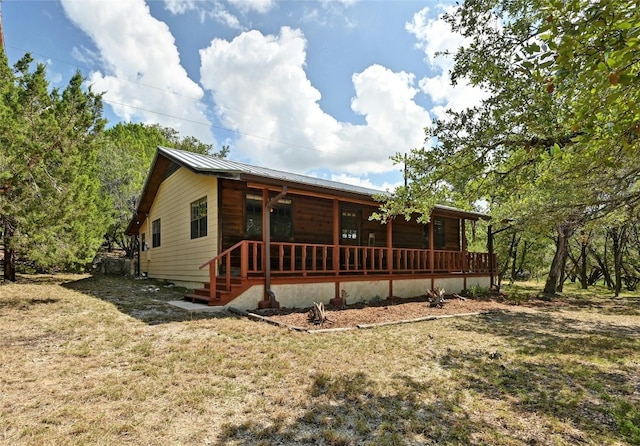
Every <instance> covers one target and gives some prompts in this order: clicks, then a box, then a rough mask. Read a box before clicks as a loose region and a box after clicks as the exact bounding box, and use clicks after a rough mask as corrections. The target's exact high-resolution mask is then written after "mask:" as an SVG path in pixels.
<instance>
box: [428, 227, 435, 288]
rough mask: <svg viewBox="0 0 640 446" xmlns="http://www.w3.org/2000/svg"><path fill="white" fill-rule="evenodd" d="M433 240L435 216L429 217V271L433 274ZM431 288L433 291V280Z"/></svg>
mask: <svg viewBox="0 0 640 446" xmlns="http://www.w3.org/2000/svg"><path fill="white" fill-rule="evenodd" d="M434 246H435V243H434V240H433V214H431V216H430V217H429V270H430V271H431V273H433V270H434V267H435V257H436V256H435V251H434ZM431 288H432V289H433V280H432V281H431Z"/></svg>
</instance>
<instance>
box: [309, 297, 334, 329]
mask: <svg viewBox="0 0 640 446" xmlns="http://www.w3.org/2000/svg"><path fill="white" fill-rule="evenodd" d="M307 319H308V320H309V322H313V323H314V324H315V325H323V324H324V323H325V322H328V323H330V324H332V323H333V321H332V320H330V319H329V318H328V317H327V313H326V311H325V309H324V304H323V303H322V302H320V303H318V302H314V303H313V307H311V309H310V310H309V315H308V316H307Z"/></svg>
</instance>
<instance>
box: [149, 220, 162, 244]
mask: <svg viewBox="0 0 640 446" xmlns="http://www.w3.org/2000/svg"><path fill="white" fill-rule="evenodd" d="M161 231H162V225H161V223H160V219H159V218H157V219H155V220H153V221H152V222H151V247H152V248H159V247H160V246H161V245H162V238H161Z"/></svg>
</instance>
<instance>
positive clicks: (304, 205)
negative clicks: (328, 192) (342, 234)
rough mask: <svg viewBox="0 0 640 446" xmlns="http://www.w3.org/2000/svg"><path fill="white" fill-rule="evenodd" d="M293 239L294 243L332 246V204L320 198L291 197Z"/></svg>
mask: <svg viewBox="0 0 640 446" xmlns="http://www.w3.org/2000/svg"><path fill="white" fill-rule="evenodd" d="M290 198H291V200H292V202H293V237H294V239H295V241H296V243H318V244H324V245H331V244H333V203H332V201H331V200H325V199H322V198H313V197H304V196H301V195H292V196H291V197H290Z"/></svg>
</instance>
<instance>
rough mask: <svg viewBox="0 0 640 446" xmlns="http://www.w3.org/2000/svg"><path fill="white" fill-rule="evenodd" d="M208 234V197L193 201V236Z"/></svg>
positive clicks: (198, 236)
mask: <svg viewBox="0 0 640 446" xmlns="http://www.w3.org/2000/svg"><path fill="white" fill-rule="evenodd" d="M206 235H207V197H204V198H201V199H199V200H198V201H194V202H193V203H191V238H192V239H194V238H200V237H206Z"/></svg>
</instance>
